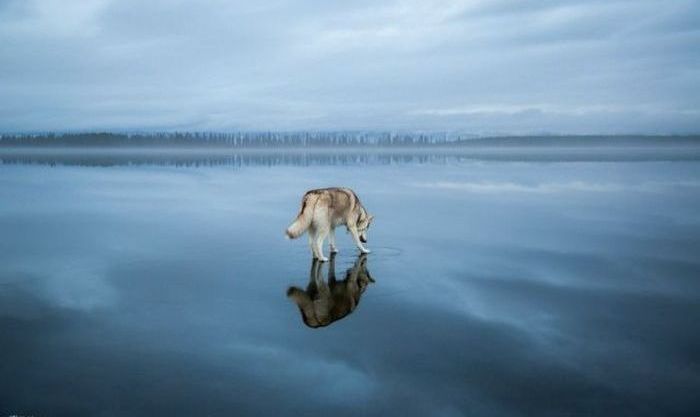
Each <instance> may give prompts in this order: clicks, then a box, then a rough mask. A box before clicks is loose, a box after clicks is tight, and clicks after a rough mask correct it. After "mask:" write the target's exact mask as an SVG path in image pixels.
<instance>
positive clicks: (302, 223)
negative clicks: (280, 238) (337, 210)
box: [285, 193, 317, 239]
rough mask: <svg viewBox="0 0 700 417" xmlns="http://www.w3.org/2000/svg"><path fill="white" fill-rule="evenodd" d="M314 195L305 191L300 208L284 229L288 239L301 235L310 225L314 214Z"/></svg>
mask: <svg viewBox="0 0 700 417" xmlns="http://www.w3.org/2000/svg"><path fill="white" fill-rule="evenodd" d="M316 199H317V197H316V195H314V194H309V193H307V194H306V195H304V199H303V200H302V202H301V210H300V211H299V215H298V216H297V218H296V219H294V221H293V222H292V224H290V225H289V227H288V228H287V230H286V232H285V233H286V234H287V237H288V238H289V239H296V238H298V237H299V236H301V235H303V234H304V232H305V231H306V229H308V228H309V226H310V225H311V220H312V219H313V216H314V208H315V205H316Z"/></svg>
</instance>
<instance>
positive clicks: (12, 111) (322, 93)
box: [0, 0, 700, 133]
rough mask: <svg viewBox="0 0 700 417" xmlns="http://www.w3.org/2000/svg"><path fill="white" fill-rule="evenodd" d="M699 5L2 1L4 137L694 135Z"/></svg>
mask: <svg viewBox="0 0 700 417" xmlns="http://www.w3.org/2000/svg"><path fill="white" fill-rule="evenodd" d="M698 21H700V4H699V3H698V2H695V1H692V0H678V1H674V2H662V1H657V0H654V1H651V0H649V1H627V0H614V1H595V0H592V1H588V2H585V3H581V2H566V1H557V0H552V1H543V2H528V3H524V2H520V1H506V0H498V1H486V0H484V1H450V2H437V1H417V0H415V1H391V2H382V3H381V5H380V4H378V3H377V2H368V1H360V2H343V3H341V4H335V3H334V4H331V3H328V2H319V1H302V2H292V1H287V0H280V1H273V2H265V4H253V3H250V2H230V1H222V0H218V1H217V0H208V1H199V2H194V1H189V2H186V1H165V0H154V1H149V2H145V3H144V2H139V1H135V0H123V1H116V0H84V1H77V2H68V3H66V2H63V1H59V0H41V1H38V0H31V1H30V0H0V62H2V65H0V97H2V100H0V131H32V130H46V129H57V130H66V129H146V130H149V129H166V130H174V129H181V130H185V129H187V130H231V129H273V130H277V129H426V130H464V131H469V132H472V133H538V132H561V133H623V132H627V133H629V132H645V133H685V132H697V131H699V130H700V122H699V121H698V120H700V117H698V116H700V99H698V97H700V83H698V80H699V79H700V71H699V69H700V65H699V64H700V54H699V53H698V52H697V51H698V49H697V47H696V45H698V44H699V43H700V29H699V28H698V25H697V22H698Z"/></svg>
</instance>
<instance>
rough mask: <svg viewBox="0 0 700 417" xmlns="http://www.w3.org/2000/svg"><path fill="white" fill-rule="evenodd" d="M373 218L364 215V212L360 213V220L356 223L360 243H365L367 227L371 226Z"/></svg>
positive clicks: (369, 215)
mask: <svg viewBox="0 0 700 417" xmlns="http://www.w3.org/2000/svg"><path fill="white" fill-rule="evenodd" d="M372 220H374V216H373V215H371V214H368V213H366V212H365V211H364V210H363V211H362V212H361V213H360V218H359V219H358V221H357V231H358V232H359V234H360V242H362V243H367V230H368V229H369V225H370V224H372Z"/></svg>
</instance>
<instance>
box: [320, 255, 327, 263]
mask: <svg viewBox="0 0 700 417" xmlns="http://www.w3.org/2000/svg"><path fill="white" fill-rule="evenodd" d="M318 260H319V261H320V262H328V258H326V257H325V256H322V257H320V258H318Z"/></svg>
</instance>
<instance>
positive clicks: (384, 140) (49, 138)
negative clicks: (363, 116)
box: [0, 132, 700, 148]
mask: <svg viewBox="0 0 700 417" xmlns="http://www.w3.org/2000/svg"><path fill="white" fill-rule="evenodd" d="M538 145H539V146H554V145H558V146H630V145H632V146H665V145H700V135H684V136H648V135H624V136H623V135H609V136H600V135H577V136H554V135H546V136H497V137H479V138H475V137H473V136H468V135H458V134H450V133H392V132H369V133H368V132H233V133H208V132H181V133H180V132H176V133H145V134H142V133H129V134H127V133H60V134H59V133H44V134H9V135H8V134H4V135H0V147H225V148H285V147H286V148H322V147H445V146H460V147H461V146H476V147H498V146H507V147H514V146H538Z"/></svg>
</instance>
